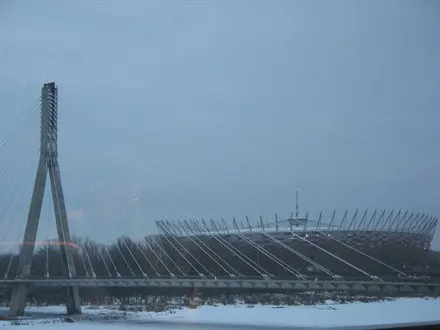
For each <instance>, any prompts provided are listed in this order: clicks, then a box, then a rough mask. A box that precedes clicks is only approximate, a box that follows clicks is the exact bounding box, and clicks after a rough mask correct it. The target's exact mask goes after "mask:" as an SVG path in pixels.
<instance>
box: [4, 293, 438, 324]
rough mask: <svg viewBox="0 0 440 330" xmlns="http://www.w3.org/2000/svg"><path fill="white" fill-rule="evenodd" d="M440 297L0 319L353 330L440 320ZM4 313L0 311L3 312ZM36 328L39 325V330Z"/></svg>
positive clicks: (34, 310)
mask: <svg viewBox="0 0 440 330" xmlns="http://www.w3.org/2000/svg"><path fill="white" fill-rule="evenodd" d="M439 310H440V299H434V298H398V299H395V300H386V301H380V302H368V303H365V302H352V303H346V304H341V303H336V302H334V301H330V300H327V301H326V302H325V303H320V304H316V305H296V306H283V305H277V306H275V305H261V304H256V305H247V304H243V303H239V304H235V305H219V304H214V305H211V306H208V305H202V306H192V307H179V308H175V309H172V310H166V311H163V312H147V311H140V312H124V311H120V310H118V309H117V306H96V307H93V306H86V307H84V308H83V315H81V316H77V317H66V316H64V315H63V314H64V313H65V308H64V307H63V306H47V307H29V308H28V309H27V316H26V317H24V318H22V319H20V320H13V321H0V327H11V326H17V325H22V326H23V327H27V326H32V329H49V328H50V329H55V328H60V327H62V328H68V329H72V330H75V329H85V328H88V327H89V328H91V327H92V326H93V329H100V328H101V327H104V326H105V327H107V328H108V327H110V328H111V329H119V328H120V329H126V328H136V327H138V326H141V325H143V326H144V327H145V325H149V328H157V327H160V326H162V328H163V326H166V325H170V326H173V327H174V328H175V327H176V326H178V325H190V324H216V325H224V326H228V325H236V326H237V325H241V326H245V325H260V326H280V327H283V326H305V327H317V326H318V327H319V326H343V325H345V326H347V325H348V326H354V325H374V324H393V323H406V322H431V321H440V314H439V313H438V311H439ZM5 311H6V309H2V312H3V313H5ZM37 326H38V327H37Z"/></svg>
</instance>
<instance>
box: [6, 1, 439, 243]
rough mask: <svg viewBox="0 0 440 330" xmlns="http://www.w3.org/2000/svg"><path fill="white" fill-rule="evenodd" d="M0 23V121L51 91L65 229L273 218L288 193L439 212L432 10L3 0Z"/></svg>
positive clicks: (316, 201)
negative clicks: (67, 217)
mask: <svg viewBox="0 0 440 330" xmlns="http://www.w3.org/2000/svg"><path fill="white" fill-rule="evenodd" d="M0 29H1V32H0V47H1V57H2V65H1V79H0V100H1V103H0V105H1V108H0V116H1V117H0V118H1V122H2V125H3V124H4V123H9V122H10V121H11V120H12V119H13V118H14V117H15V116H16V115H17V112H19V111H22V110H23V109H25V108H26V107H27V106H28V104H30V103H31V102H32V100H34V99H35V98H36V97H38V95H39V93H40V88H41V86H42V84H43V83H44V82H47V81H55V82H56V83H57V84H58V85H59V94H60V164H61V172H62V177H63V183H64V187H65V195H66V198H67V203H68V209H69V212H70V214H71V226H72V232H74V233H75V234H79V235H89V236H91V237H93V238H96V239H98V240H101V241H103V240H108V239H113V238H115V237H116V236H118V235H121V234H127V235H130V236H133V237H140V236H141V235H143V234H147V233H149V232H151V231H153V230H155V226H154V219H156V218H160V217H163V218H169V219H177V218H179V219H181V218H187V217H192V216H193V217H196V216H197V217H221V216H223V217H225V218H230V217H232V215H235V216H237V217H243V216H245V215H249V216H251V217H253V218H255V219H256V215H258V214H262V215H263V216H264V217H265V218H269V217H272V216H273V214H274V213H275V212H278V214H281V215H285V216H287V215H288V214H289V213H290V211H292V210H293V209H294V194H295V190H296V189H298V190H299V191H300V199H301V200H300V202H301V205H300V206H301V208H302V210H303V211H305V210H308V211H309V214H310V215H311V216H312V217H316V216H317V215H318V213H319V210H320V209H323V210H324V211H325V213H326V214H327V215H328V216H329V215H330V214H331V212H332V211H333V209H336V210H337V214H338V215H339V216H342V214H343V212H344V211H345V209H346V208H348V209H349V210H350V211H351V212H354V210H355V209H356V208H357V207H359V208H361V209H365V208H370V209H374V208H376V207H377V208H387V209H393V208H395V209H398V208H402V209H409V210H415V211H421V212H429V213H431V214H433V215H436V216H439V215H440V192H439V191H440V188H439V187H440V173H439V171H440V101H439V91H440V5H439V2H437V1H368V2H367V1H365V2H360V1H315V2H312V1H304V2H297V1H255V2H250V1H249V2H246V1H241V2H234V3H233V2H228V1H216V2H214V1H212V2H204V1H192V2H184V1H139V2H135V1H23V2H16V1H9V2H8V1H2V2H0ZM32 175H33V174H32ZM135 197H137V198H138V199H139V200H135V199H134V198H135ZM43 213H44V212H43ZM42 221H45V220H42ZM434 247H436V248H440V238H439V235H437V237H436V239H435V245H434Z"/></svg>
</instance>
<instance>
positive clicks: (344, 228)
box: [156, 207, 440, 278]
mask: <svg viewBox="0 0 440 330" xmlns="http://www.w3.org/2000/svg"><path fill="white" fill-rule="evenodd" d="M335 214H336V213H335V212H333V214H332V215H331V217H330V218H329V220H328V221H324V220H323V219H324V217H323V214H322V212H321V213H320V215H319V217H318V218H317V220H315V219H309V216H308V214H306V215H305V216H302V217H301V216H299V215H298V207H297V212H296V215H295V216H294V215H293V214H291V216H290V217H288V218H287V219H286V218H285V219H280V220H278V216H277V215H275V216H274V220H273V221H272V222H269V223H267V222H266V223H265V222H264V221H263V219H262V218H261V217H260V218H259V219H258V220H257V221H254V223H253V222H252V221H250V219H249V218H248V217H246V218H245V219H244V221H237V220H236V219H235V218H234V219H233V220H232V222H230V223H227V222H226V221H225V220H223V219H221V220H217V221H214V220H209V221H205V220H184V221H174V222H170V221H156V224H157V227H158V230H159V233H160V235H159V237H158V240H156V242H160V245H161V247H162V248H163V251H164V252H165V253H167V254H169V255H170V257H171V258H172V259H173V260H180V264H179V265H178V266H179V267H178V268H181V270H182V269H183V270H182V272H186V273H188V274H192V275H204V274H209V275H213V276H235V275H234V274H239V275H246V276H254V275H255V276H270V277H284V276H292V275H294V276H298V277H310V276H314V277H316V278H326V277H329V276H331V277H350V278H356V277H359V278H365V277H373V278H376V277H380V278H386V277H388V276H390V277H391V276H392V277H394V276H396V275H397V276H405V277H414V276H418V277H420V276H428V275H431V274H432V273H433V272H434V273H435V272H438V273H439V275H440V265H439V263H438V262H434V261H433V260H431V258H430V246H431V241H432V238H433V235H434V233H435V229H436V226H437V223H438V219H437V218H436V217H434V216H430V215H427V214H422V213H416V212H410V211H390V212H387V211H385V210H381V211H377V210H375V211H372V212H371V213H369V211H368V210H366V211H363V212H359V211H357V210H356V211H355V212H354V213H352V214H351V215H350V214H349V212H348V211H345V212H344V215H343V217H342V219H339V221H338V220H337V219H336V216H335ZM238 223H240V225H238Z"/></svg>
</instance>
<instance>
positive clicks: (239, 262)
mask: <svg viewBox="0 0 440 330" xmlns="http://www.w3.org/2000/svg"><path fill="white" fill-rule="evenodd" d="M38 116H39V117H40V118H39V120H38ZM35 128H38V129H39V131H40V132H39V138H36V137H35V134H34V135H32V134H30V133H35ZM79 129H80V128H79ZM28 133H29V134H28ZM0 134H1V135H0V138H1V140H0V156H1V158H0V187H2V191H1V192H0V203H1V204H0V205H1V206H0V207H1V209H0V221H1V223H2V228H3V230H2V234H1V235H0V239H1V241H0V243H1V245H0V246H1V247H2V255H1V256H0V276H3V277H2V279H0V285H2V286H7V287H12V289H13V291H12V300H11V305H10V309H11V314H13V315H22V314H23V312H24V308H25V303H26V297H27V294H28V291H29V289H30V288H35V287H37V288H44V287H46V288H47V287H52V288H65V290H66V305H67V311H68V313H71V314H75V313H80V312H81V304H80V295H79V288H93V287H118V288H119V287H134V288H135V287H145V288H163V289H166V288H204V289H225V290H229V289H230V290H240V289H243V290H249V289H258V290H260V289H261V290H295V291H318V290H325V291H355V292H372V293H374V292H376V293H379V292H383V293H385V292H388V293H431V294H432V293H440V271H439V270H440V267H439V268H436V267H438V264H440V262H437V261H436V260H435V258H431V255H430V254H429V252H430V251H429V247H430V242H431V240H432V237H433V235H434V232H435V228H436V226H437V223H438V219H437V218H436V217H435V216H431V215H429V214H425V213H420V212H419V213H417V212H410V211H405V210H393V211H389V212H387V211H385V210H374V211H372V212H370V211H368V210H366V211H363V212H360V211H358V210H356V211H355V212H354V213H353V214H349V213H348V211H345V212H344V213H343V216H342V218H341V219H340V220H337V217H336V215H335V212H333V214H332V215H331V217H330V218H329V219H328V220H326V219H325V217H324V216H323V214H322V212H321V213H320V215H319V217H318V219H317V220H316V221H315V220H312V219H309V216H308V214H306V215H305V216H303V217H301V216H300V215H299V213H298V206H297V210H296V214H295V215H294V214H293V213H292V214H291V215H290V217H287V218H279V217H278V216H277V215H275V216H274V218H273V219H271V220H270V221H267V220H263V218H262V217H260V218H259V219H257V221H252V220H250V219H249V218H248V217H246V218H245V219H244V222H243V221H241V220H240V221H237V220H236V219H235V218H234V219H232V221H225V220H224V219H220V220H213V219H210V220H209V221H208V220H206V221H205V220H204V219H199V220H195V219H188V220H183V221H169V220H166V219H160V220H157V221H156V225H157V230H158V233H156V234H154V235H149V236H146V237H144V238H143V239H142V240H140V241H134V240H132V239H130V238H128V237H121V238H119V239H118V240H117V242H116V243H114V244H111V245H105V244H97V243H95V242H93V241H90V240H83V239H81V238H75V237H72V236H71V233H70V231H69V223H68V221H67V212H66V201H65V198H64V191H63V187H62V184H61V172H60V166H59V163H58V88H57V87H56V85H55V84H54V83H48V84H45V85H44V86H43V88H42V93H41V97H40V98H38V99H37V100H36V101H35V102H34V103H32V104H31V106H30V107H29V108H28V109H26V111H24V112H23V113H22V114H21V115H20V116H19V117H18V118H17V119H16V120H15V121H14V122H13V123H12V124H11V125H9V126H7V127H6V128H4V130H3V131H2V132H1V133H0ZM33 159H38V162H37V169H36V174H35V164H34V165H33V166H30V165H29V164H31V165H32V160H33ZM29 173H30V174H29ZM30 177H32V179H30ZM28 183H29V184H28ZM32 185H33V186H32ZM47 190H50V194H49V192H48V191H47ZM45 191H46V194H45ZM45 195H46V200H48V201H49V202H50V204H52V205H47V207H49V206H50V207H51V208H53V214H54V218H55V219H54V220H55V221H54V222H55V224H56V231H57V239H55V240H49V239H48V237H46V239H45V240H43V241H39V240H37V230H38V228H39V224H40V216H41V213H42V209H43V206H44V202H43V201H44V196H45ZM297 205H298V202H297ZM18 209H19V210H22V209H26V210H29V211H28V213H27V218H26V219H24V218H23V219H21V218H20V217H19V216H18V217H17V216H16V213H15V211H16V210H18ZM11 228H12V229H14V228H15V229H16V228H19V230H18V231H17V233H16V235H15V236H17V235H18V237H13V236H14V234H11ZM20 229H21V230H20ZM11 237H13V239H11ZM17 247H18V248H17ZM14 249H15V250H14Z"/></svg>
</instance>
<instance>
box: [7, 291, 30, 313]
mask: <svg viewBox="0 0 440 330" xmlns="http://www.w3.org/2000/svg"><path fill="white" fill-rule="evenodd" d="M27 293H28V288H27V286H26V284H21V283H20V284H16V285H15V286H14V287H13V291H12V299H11V304H10V306H9V314H10V315H13V316H23V314H24V307H25V305H26V298H27Z"/></svg>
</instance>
